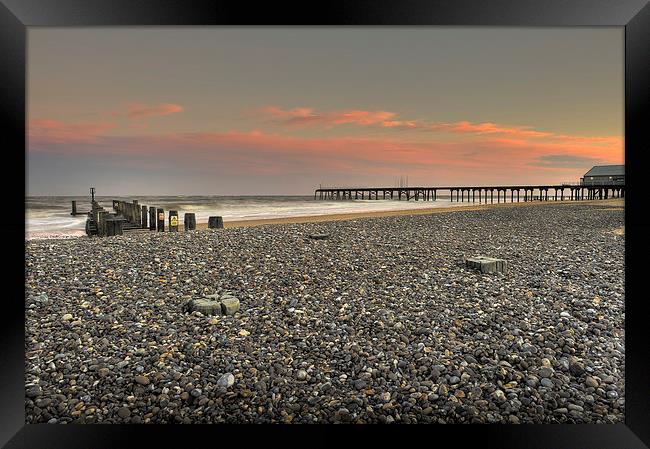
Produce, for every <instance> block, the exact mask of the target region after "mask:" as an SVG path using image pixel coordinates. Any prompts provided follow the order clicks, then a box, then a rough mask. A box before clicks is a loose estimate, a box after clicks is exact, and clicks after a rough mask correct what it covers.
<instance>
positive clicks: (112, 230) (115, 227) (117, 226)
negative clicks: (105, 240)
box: [104, 217, 123, 237]
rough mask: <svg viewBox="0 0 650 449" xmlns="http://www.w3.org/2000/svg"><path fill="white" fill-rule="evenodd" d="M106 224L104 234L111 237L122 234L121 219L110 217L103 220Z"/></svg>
mask: <svg viewBox="0 0 650 449" xmlns="http://www.w3.org/2000/svg"><path fill="white" fill-rule="evenodd" d="M104 222H105V226H106V236H107V237H112V236H115V235H122V233H123V232H122V231H123V229H122V223H123V221H122V220H121V219H119V218H116V217H110V218H107V219H106V220H104Z"/></svg>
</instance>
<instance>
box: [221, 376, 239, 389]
mask: <svg viewBox="0 0 650 449" xmlns="http://www.w3.org/2000/svg"><path fill="white" fill-rule="evenodd" d="M234 383H235V376H233V375H232V373H226V374H224V375H223V376H221V377H220V378H219V380H218V381H217V385H218V386H219V387H222V388H230V387H232V385H233V384H234Z"/></svg>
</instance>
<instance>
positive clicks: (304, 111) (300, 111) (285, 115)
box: [258, 106, 395, 126]
mask: <svg viewBox="0 0 650 449" xmlns="http://www.w3.org/2000/svg"><path fill="white" fill-rule="evenodd" d="M258 112H260V113H261V114H264V115H268V116H269V117H271V118H273V119H276V120H279V121H281V122H283V123H285V124H287V125H302V126H304V125H314V124H319V125H324V126H336V125H346V124H355V125H362V126H368V125H380V124H382V123H383V122H386V121H389V120H391V119H392V118H393V117H394V116H395V113H393V112H386V111H364V110H355V109H353V110H345V111H332V112H325V113H324V112H318V111H316V110H315V109H312V108H293V109H287V110H283V109H281V108H278V107H276V106H266V107H263V108H260V109H259V110H258Z"/></svg>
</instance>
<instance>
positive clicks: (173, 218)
mask: <svg viewBox="0 0 650 449" xmlns="http://www.w3.org/2000/svg"><path fill="white" fill-rule="evenodd" d="M169 226H178V216H177V215H172V216H171V217H169Z"/></svg>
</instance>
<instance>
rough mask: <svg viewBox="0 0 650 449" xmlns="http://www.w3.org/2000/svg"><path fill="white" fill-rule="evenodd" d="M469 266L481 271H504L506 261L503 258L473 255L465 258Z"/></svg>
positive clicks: (506, 264)
mask: <svg viewBox="0 0 650 449" xmlns="http://www.w3.org/2000/svg"><path fill="white" fill-rule="evenodd" d="M465 264H466V265H467V267H469V268H473V269H476V270H480V271H481V273H505V272H506V269H507V266H508V263H507V262H506V261H505V260H503V259H496V258H494V257H487V256H474V257H469V258H467V259H465Z"/></svg>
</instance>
